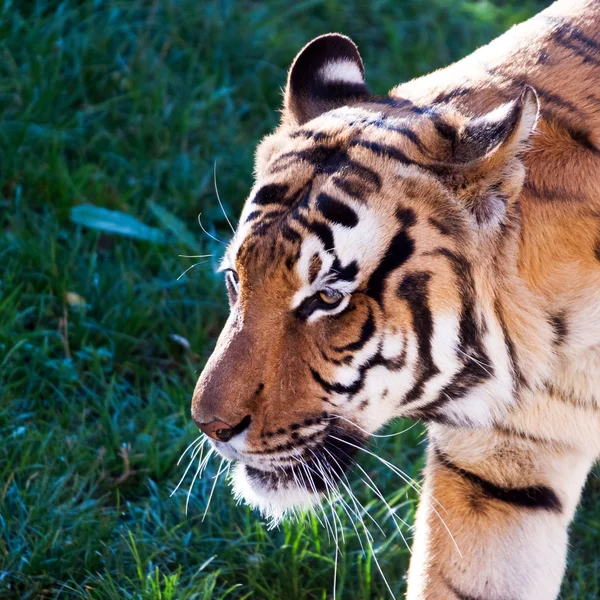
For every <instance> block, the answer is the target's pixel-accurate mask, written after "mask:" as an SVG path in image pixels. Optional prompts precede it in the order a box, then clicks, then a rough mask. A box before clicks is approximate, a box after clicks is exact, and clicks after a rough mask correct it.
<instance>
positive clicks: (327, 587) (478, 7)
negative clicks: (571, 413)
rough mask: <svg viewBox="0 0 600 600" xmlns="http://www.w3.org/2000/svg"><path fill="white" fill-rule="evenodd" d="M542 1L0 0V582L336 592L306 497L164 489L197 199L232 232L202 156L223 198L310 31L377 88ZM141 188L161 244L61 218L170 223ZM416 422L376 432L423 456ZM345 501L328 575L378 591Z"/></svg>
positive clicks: (15, 587)
mask: <svg viewBox="0 0 600 600" xmlns="http://www.w3.org/2000/svg"><path fill="white" fill-rule="evenodd" d="M536 8H538V6H536V5H535V3H533V2H525V3H521V2H519V3H517V2H503V3H499V4H498V6H495V5H493V4H491V3H489V2H467V1H459V2H450V1H449V0H446V1H444V0H435V1H432V2H430V3H427V5H426V6H425V5H423V4H422V3H420V2H417V1H416V0H407V1H403V2H396V1H391V0H389V1H388V0H378V1H375V2H365V1H360V0H350V1H347V2H344V3H340V2H332V1H318V2H316V1H305V2H299V3H294V4H288V3H280V2H278V3H274V2H263V3H259V2H250V1H240V2H227V1H222V2H202V1H198V0H193V1H192V0H180V1H171V2H168V1H166V0H165V1H162V2H158V1H155V2H142V1H125V0H122V1H118V0H110V1H101V0H80V1H74V0H72V1H65V2H35V1H34V2H24V1H23V2H12V3H11V2H8V1H4V2H1V1H0V17H1V18H0V57H1V60H0V107H1V108H0V110H1V111H2V119H1V120H0V151H1V154H0V157H1V160H0V365H1V369H0V394H1V398H2V402H1V405H0V433H1V435H2V438H3V444H2V447H0V597H2V598H20V599H21V598H22V599H26V598H35V599H41V598H63V597H64V598H70V597H72V598H90V599H91V598H94V599H95V598H108V599H115V600H116V599H117V598H118V599H122V598H136V599H137V598H143V599H152V600H157V599H170V598H177V599H184V600H185V599H191V598H206V599H207V598H215V599H218V598H265V599H269V598H271V599H281V600H286V599H290V600H291V599H297V598H323V599H325V598H328V597H330V596H331V593H332V573H333V561H334V555H335V552H334V545H333V543H332V542H330V541H328V539H327V535H326V533H325V532H324V531H323V530H322V528H321V527H320V525H319V524H318V523H317V521H316V520H315V519H314V518H310V519H306V520H304V521H303V522H302V523H300V524H296V523H286V524H285V525H283V526H282V528H281V529H280V530H278V531H270V532H269V531H267V530H266V528H265V526H264V525H263V524H261V523H260V521H259V520H258V519H257V517H256V515H254V514H251V513H250V512H249V511H248V509H246V508H244V507H236V506H235V505H234V503H233V501H232V499H231V497H230V494H229V489H228V488H227V487H226V486H225V485H223V483H221V484H220V485H217V486H216V491H215V497H214V498H213V501H212V507H211V509H210V512H209V514H208V516H207V519H206V520H205V521H204V522H202V513H203V511H204V507H205V504H206V501H207V499H208V495H209V494H210V489H211V487H212V484H213V481H212V479H211V474H213V475H214V473H215V468H216V465H213V466H212V467H210V468H211V469H212V470H211V471H210V472H209V475H208V476H207V477H205V478H203V479H202V481H200V482H199V483H198V484H197V485H196V486H195V487H194V490H193V492H192V494H191V500H190V510H189V514H188V516H186V515H185V514H184V506H185V496H186V493H185V491H182V492H178V493H177V494H176V495H175V496H174V497H173V498H169V493H170V491H171V490H172V489H173V487H174V486H175V484H176V482H177V480H178V479H179V476H180V475H181V474H182V469H181V468H178V467H176V462H177V459H178V458H179V456H180V454H181V452H182V451H183V449H184V448H185V447H186V446H187V445H188V443H189V442H190V441H191V440H192V439H193V437H194V435H195V430H194V428H193V427H192V424H191V423H190V419H189V417H188V414H189V399H190V395H191V391H192V389H193V386H194V384H195V380H196V377H197V373H198V371H199V369H200V368H201V367H202V364H203V361H204V360H205V358H206V357H207V356H208V354H209V353H210V350H211V348H212V345H213V343H214V339H215V337H216V335H217V334H218V331H219V328H220V325H221V324H222V322H223V320H224V318H225V306H226V302H225V296H224V293H223V290H222V283H221V281H220V279H219V278H218V277H215V276H214V275H213V271H214V267H215V265H216V264H217V261H218V258H219V255H220V253H221V252H222V246H221V245H220V244H219V243H217V242H214V241H212V240H210V239H208V238H207V237H206V236H201V235H200V231H199V228H198V227H197V226H196V225H195V223H196V221H195V220H196V216H197V214H198V213H199V212H202V214H203V222H204V223H205V225H206V226H207V227H208V228H209V230H210V231H211V232H213V233H216V234H217V236H218V237H221V238H224V239H226V238H227V236H228V232H227V228H226V223H225V222H224V219H223V215H222V214H221V213H220V209H219V207H218V204H217V202H216V198H215V196H214V191H213V189H212V168H213V161H214V159H218V166H219V168H218V180H219V189H220V192H221V196H222V198H223V200H224V202H225V208H226V210H227V212H228V213H229V214H230V215H232V216H233V215H236V214H237V213H238V211H239V209H240V207H241V203H242V201H243V198H244V196H245V194H246V193H247V191H248V189H249V187H250V182H251V161H252V153H253V149H254V147H255V145H256V142H257V141H258V139H259V138H260V137H261V136H262V135H263V134H264V133H266V132H267V131H269V130H270V129H271V128H272V127H273V125H274V124H275V123H276V120H277V113H276V111H275V110H274V109H275V108H277V107H278V106H279V103H280V89H281V86H282V85H283V82H284V80H285V74H286V67H287V65H289V63H290V61H291V59H292V58H293V56H294V54H295V53H296V52H297V50H298V49H299V48H300V47H301V46H302V45H303V44H304V43H305V42H306V41H308V40H309V39H310V38H311V37H313V36H315V35H318V34H320V33H324V32H326V31H343V32H344V33H347V34H349V35H351V36H352V37H353V38H354V39H355V40H356V41H357V42H358V44H359V46H360V48H361V51H362V52H363V57H364V59H365V64H366V66H367V73H368V79H369V82H370V85H371V87H372V89H373V90H374V91H377V92H384V91H385V90H386V89H388V88H389V87H391V86H393V85H395V84H396V83H398V82H399V81H401V80H404V79H408V78H410V77H413V76H415V75H418V74H420V73H423V72H426V71H429V70H431V69H433V68H436V67H438V66H442V65H444V64H446V63H447V62H450V61H451V60H454V59H456V58H458V57H460V56H462V55H464V54H467V53H468V52H469V51H471V50H472V49H474V48H475V47H476V46H478V45H479V44H481V43H484V42H485V41H487V40H488V39H491V38H492V37H494V36H495V35H497V34H498V33H500V32H501V31H503V30H505V29H506V28H508V27H509V26H510V25H511V24H513V23H515V22H518V21H520V20H522V19H524V18H526V17H527V16H528V15H529V14H532V13H533V12H535V10H536ZM151 202H154V203H155V205H158V206H160V207H162V208H164V209H166V210H167V211H169V212H168V214H170V215H175V216H176V217H177V218H178V219H180V221H181V222H182V223H184V224H185V225H186V227H187V230H188V233H187V234H186V236H183V237H182V236H181V235H174V234H173V231H171V232H170V233H169V232H168V233H169V234H170V243H169V244H165V245H156V244H154V245H153V244H148V243H145V242H142V241H133V240H130V239H126V238H120V237H117V236H110V235H105V234H102V233H98V232H95V231H91V230H89V229H85V228H82V227H78V226H76V225H74V224H72V223H71V222H70V221H69V212H70V209H71V207H73V206H74V205H78V204H95V205H98V206H102V207H106V208H109V209H115V210H121V211H124V212H126V213H129V214H131V215H133V216H135V217H136V218H138V219H140V220H141V221H142V222H144V223H147V224H149V225H152V226H155V227H162V228H163V229H164V228H166V225H165V220H164V219H163V220H161V218H160V215H159V214H158V213H157V211H156V210H155V209H153V208H152V207H153V205H152V204H151ZM190 236H191V240H190ZM194 242H195V243H196V249H197V252H193V251H192V252H190V250H191V248H190V246H192V247H193V244H194ZM193 253H197V254H214V256H213V257H212V258H210V259H209V261H208V262H207V263H206V264H203V265H200V266H198V267H197V268H195V269H192V270H191V271H189V272H188V273H187V274H186V275H185V276H184V277H182V278H181V279H180V280H178V281H177V277H178V276H179V275H180V273H182V272H183V271H184V270H185V269H186V268H187V267H188V266H190V265H191V264H192V263H193V260H192V259H181V258H179V257H178V254H193ZM68 293H70V295H69V296H67V294H68ZM174 335H176V336H180V337H179V338H178V337H174ZM181 338H184V339H185V340H187V341H188V342H189V348H187V347H186V346H185V344H184V345H182V343H181ZM178 340H179V341H178ZM398 426H399V427H402V426H403V424H399V425H398ZM422 441H423V438H422V434H421V430H419V429H418V428H414V429H412V430H410V431H409V432H407V433H406V434H404V435H403V436H400V437H399V438H392V439H388V440H386V442H385V443H382V444H380V448H379V450H378V452H381V453H382V455H384V456H386V457H387V458H393V461H394V463H395V464H398V465H400V466H402V468H403V469H405V470H406V471H407V473H408V474H409V475H410V476H412V477H415V478H418V475H419V470H420V468H421V467H422V449H423V446H422V444H421V442H422ZM361 464H362V465H363V466H364V468H365V469H366V470H367V471H368V472H369V474H370V475H371V476H372V477H373V479H374V480H375V481H376V482H377V484H378V485H379V486H380V487H381V489H382V491H383V492H384V493H385V495H386V497H387V498H389V499H390V502H391V503H393V505H394V506H395V507H397V511H398V515H399V516H401V517H402V518H405V519H407V520H408V521H409V522H410V521H412V518H413V513H414V508H415V501H416V495H415V493H414V491H413V490H412V489H411V488H409V487H408V486H406V485H405V484H404V483H402V482H401V481H400V480H398V478H396V477H395V476H393V475H392V474H391V473H390V472H389V471H387V470H385V469H384V468H383V467H382V466H381V465H380V464H378V463H376V461H375V460H374V459H369V458H367V457H365V460H363V461H361ZM351 479H352V480H353V483H354V487H355V489H357V490H359V497H360V499H361V500H362V501H363V502H364V503H365V504H367V505H368V506H370V510H371V512H372V514H373V515H376V514H377V518H378V519H382V520H383V521H385V522H382V526H383V528H384V529H385V531H386V533H387V534H388V537H387V538H383V536H381V535H380V536H379V537H378V538H377V541H376V547H377V549H378V550H377V557H378V559H379V560H380V561H381V564H382V568H383V569H384V571H385V573H386V576H387V578H388V580H389V581H390V585H391V586H392V588H393V590H394V592H395V594H396V595H398V596H400V595H401V593H402V590H403V589H404V578H405V572H406V567H407V564H408V559H409V552H408V551H407V549H406V548H405V547H404V545H403V544H402V542H401V540H400V539H399V534H397V533H394V528H393V526H392V523H391V521H390V520H389V518H388V519H387V521H386V520H385V519H386V517H385V511H384V510H383V509H382V507H381V503H379V502H378V501H377V499H376V498H375V497H374V494H373V493H371V492H370V491H369V490H368V489H366V488H365V486H364V485H363V484H361V481H360V479H359V477H358V474H354V475H353V476H351ZM189 481H190V479H188V482H187V483H188V484H189ZM599 499H600V488H599V484H598V479H592V480H591V481H590V484H589V485H588V489H587V490H586V494H585V496H584V502H583V506H582V509H581V519H580V520H578V521H577V522H576V523H575V525H574V528H573V530H574V536H573V553H572V558H571V565H570V571H569V581H568V583H567V585H566V586H565V592H564V594H563V598H568V599H575V598H577V599H583V598H596V597H599V596H600V593H599V589H598V588H599V583H598V579H599V576H598V574H599V573H600V565H599V564H598V560H599V559H598V553H597V551H596V548H597V544H598V540H599V539H600V522H599V518H598V509H597V506H598V500H599ZM343 522H344V524H345V543H343V544H342V546H343V554H342V556H341V557H340V559H339V573H338V598H344V599H345V598H349V599H353V598H357V599H358V598H361V599H364V598H384V597H386V592H385V586H384V584H383V582H382V579H381V577H380V576H379V574H378V572H377V567H376V565H375V564H374V561H373V558H371V557H369V556H368V555H367V556H363V555H362V554H361V549H360V545H359V543H358V541H357V539H356V534H355V533H354V531H353V530H352V527H351V525H350V522H349V519H347V518H345V519H343Z"/></svg>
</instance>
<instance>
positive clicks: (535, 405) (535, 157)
mask: <svg viewBox="0 0 600 600" xmlns="http://www.w3.org/2000/svg"><path fill="white" fill-rule="evenodd" d="M599 31H600V3H598V2H592V1H583V0H577V1H574V0H561V1H559V2H557V3H556V4H554V5H553V6H552V7H550V8H549V9H548V10H546V11H544V12H542V13H540V14H539V15H538V16H537V17H535V18H534V19H532V20H530V21H528V22H526V23H524V24H522V25H520V26H518V27H515V28H513V29H512V30H511V31H510V32H508V33H507V34H505V35H504V36H502V37H501V38H499V39H498V40H496V41H494V42H492V43H491V44H490V45H489V46H486V47H484V48H481V49H480V50H478V51H477V52H475V53H474V54H472V55H471V56H469V57H467V58H466V59H464V60H463V61H460V62H458V63H456V64H455V65H452V66H450V67H448V68H447V69H444V70H441V71H438V72H436V73H433V74H431V75H428V76H426V77H423V78H421V79H417V80H415V81H411V82H408V83H405V84H402V85H400V86H398V87H396V88H394V89H393V90H392V91H391V92H390V94H389V95H388V96H385V97H377V96H374V95H372V94H370V93H369V91H368V88H367V86H366V83H365V80H364V67H363V65H362V62H361V59H360V56H359V54H358V51H357V49H356V46H354V44H353V43H352V42H351V41H350V40H349V39H348V38H345V37H343V36H340V35H336V34H332V35H328V36H322V37H321V38H317V39H316V40H314V41H313V42H311V43H310V44H309V45H307V46H306V47H305V48H304V49H303V50H302V51H301V53H300V54H299V55H298V57H297V58H296V60H295V62H294V64H293V65H292V68H291V69H290V74H289V77H288V84H287V88H286V93H285V105H284V111H283V117H282V122H281V125H280V127H279V128H278V129H277V130H276V131H275V132H274V133H273V134H272V135H271V136H268V137H267V138H266V139H265V140H263V142H262V143H261V144H260V146H259V148H258V151H257V155H256V183H255V185H254V187H253V189H252V191H251V193H250V196H249V198H248V201H247V202H246V205H245V207H244V209H243V212H242V215H241V218H240V224H239V227H238V229H237V231H236V234H235V236H234V239H233V240H232V242H231V244H230V246H229V248H228V251H227V254H226V257H225V259H224V263H223V270H225V271H227V272H228V277H227V282H228V290H229V294H230V301H231V314H230V317H229V320H228V321H227V324H226V325H225V328H224V330H223V332H222V334H221V337H220V338H219V341H218V343H217V346H216V349H215V351H214V353H213V355H212V356H211V358H210V360H209V362H208V364H207V365H206V368H205V370H204V372H203V374H202V376H201V377H200V379H199V381H198V384H197V386H196V390H195V393H194V398H193V405H192V413H193V416H194V419H195V421H196V422H198V423H200V424H206V423H210V422H212V421H214V420H218V421H220V422H222V423H225V424H229V425H230V426H231V427H232V428H233V430H234V431H236V433H237V435H235V437H233V438H232V439H230V440H229V441H227V442H220V441H215V442H214V444H215V446H216V448H217V450H218V451H219V452H221V453H222V454H223V455H224V456H225V457H227V458H229V459H232V460H236V461H238V466H237V467H236V477H235V484H234V487H235V491H236V493H237V494H239V495H240V496H241V497H243V498H245V499H246V500H247V501H248V502H249V503H250V504H252V505H253V506H256V507H258V508H259V509H261V510H262V511H263V512H264V513H265V514H268V515H270V516H271V517H273V518H274V519H279V518H281V517H283V516H285V515H286V514H287V513H288V512H289V511H292V510H294V509H295V508H296V507H301V506H312V505H314V504H316V503H317V502H318V501H319V497H320V494H321V493H322V492H323V491H324V490H325V489H327V487H328V486H329V485H331V483H332V482H333V483H335V482H337V481H338V480H339V478H340V477H341V476H342V475H343V472H344V471H345V470H346V469H347V468H348V467H349V466H350V464H351V462H352V460H353V454H354V451H355V449H356V447H357V446H360V445H361V444H363V443H364V442H365V441H366V438H367V437H368V434H370V433H374V432H375V431H377V430H378V429H379V428H381V427H382V426H383V425H385V424H386V423H387V422H389V421H390V419H392V418H394V417H398V416H403V417H413V418H419V419H421V420H423V421H426V422H428V423H429V429H430V444H429V450H428V459H427V467H426V470H425V490H426V491H425V498H424V500H423V501H422V502H421V506H420V509H419V513H418V517H417V533H416V539H415V545H414V554H413V561H412V565H411V571H410V574H409V591H408V598H410V599H412V600H417V599H418V600H422V599H436V600H438V599H446V598H448V599H451V600H456V599H458V600H460V599H477V600H504V599H510V600H530V599H539V600H542V599H543V600H546V599H553V598H556V596H557V594H558V590H559V587H560V582H561V578H562V573H563V571H564V565H565V556H566V548H567V527H568V525H569V522H570V521H571V519H572V518H573V515H574V512H575V509H576V507H577V503H578V501H579V495H580V491H581V488H582V486H583V484H584V482H585V479H586V477H587V474H588V472H589V470H590V468H591V466H592V465H593V463H594V462H595V461H596V459H597V457H598V456H599V454H600V375H599V373H600V309H599V308H598V307H599V306H600V302H599V301H600V250H599V249H600V34H599V33H598V32H599ZM239 424H243V427H241V426H239ZM352 424H355V425H356V426H357V427H354V426H353V425H352ZM300 463H301V464H302V466H301V467H300V466H298V465H299V464H300ZM323 465H325V467H326V472H324V471H323V470H319V469H318V468H317V467H319V468H322V467H323ZM428 498H429V500H430V501H427V500H428ZM432 498H434V499H435V500H432ZM436 502H437V503H440V504H441V505H443V507H444V511H445V513H446V516H445V520H446V522H447V524H448V527H449V529H450V531H451V532H452V535H453V537H454V541H453V540H452V539H451V537H450V536H449V535H448V532H447V531H446V530H445V529H444V527H443V526H442V525H441V523H440V521H439V520H438V519H437V518H436V516H435V510H433V508H432V507H433V505H434V503H436Z"/></svg>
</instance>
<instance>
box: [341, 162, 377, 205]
mask: <svg viewBox="0 0 600 600" xmlns="http://www.w3.org/2000/svg"><path fill="white" fill-rule="evenodd" d="M333 183H334V184H335V185H336V186H337V187H339V188H340V189H341V190H342V191H344V192H346V194H348V195H349V196H352V198H354V199H355V200H360V201H361V202H364V201H365V200H366V198H365V196H368V195H369V194H372V193H374V192H378V191H379V190H380V189H381V178H380V177H379V175H378V174H377V173H376V172H375V171H373V170H372V169H369V168H368V167H365V166H364V165H361V164H360V163H357V162H355V161H350V163H349V165H348V166H347V167H345V168H344V169H343V171H342V172H341V173H339V174H337V175H336V176H335V177H334V178H333Z"/></svg>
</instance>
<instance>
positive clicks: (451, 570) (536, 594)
mask: <svg viewBox="0 0 600 600" xmlns="http://www.w3.org/2000/svg"><path fill="white" fill-rule="evenodd" d="M593 462H594V458H593V457H586V456H585V455H583V454H582V453H580V452H579V451H575V450H574V449H572V448H566V447H564V446H561V447H556V446H553V445H552V444H549V443H546V442H536V441H533V440H530V439H523V438H513V437H512V436H511V437H508V436H505V435H504V434H497V433H495V432H494V433H492V432H476V431H464V430H451V429H449V428H447V427H442V426H439V425H436V426H433V427H431V428H430V445H429V450H428V456H427V466H426V469H425V485H424V490H423V495H422V498H421V504H420V506H419V509H418V512H417V518H416V531H415V541H414V544H413V556H412V561H411V566H410V572H409V579H408V594H407V600H554V599H555V598H556V597H557V595H558V593H559V590H560V585H561V580H562V576H563V572H564V568H565V561H566V553H567V543H568V533H567V528H568V526H569V523H570V521H571V520H572V518H573V515H574V513H575V509H576V507H577V504H578V502H579V497H580V493H581V489H582V487H583V485H584V483H585V479H586V476H587V473H588V472H589V470H590V468H591V466H592V464H593Z"/></svg>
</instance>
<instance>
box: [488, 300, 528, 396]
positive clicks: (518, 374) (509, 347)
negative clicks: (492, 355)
mask: <svg viewBox="0 0 600 600" xmlns="http://www.w3.org/2000/svg"><path fill="white" fill-rule="evenodd" d="M494 312H495V313H496V318H497V319H498V322H499V323H500V328H501V329H502V335H503V336H504V344H505V346H506V353H507V354H508V358H509V360H510V367H511V371H512V375H513V377H514V378H515V381H516V382H518V383H519V384H520V385H527V380H526V379H525V376H524V375H523V371H521V368H520V367H519V360H518V358H517V351H516V349H515V344H514V342H513V340H512V337H511V335H510V332H509V331H508V327H507V326H506V320H505V319H504V312H503V310H502V305H501V304H500V300H498V299H497V298H496V300H495V302H494Z"/></svg>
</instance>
